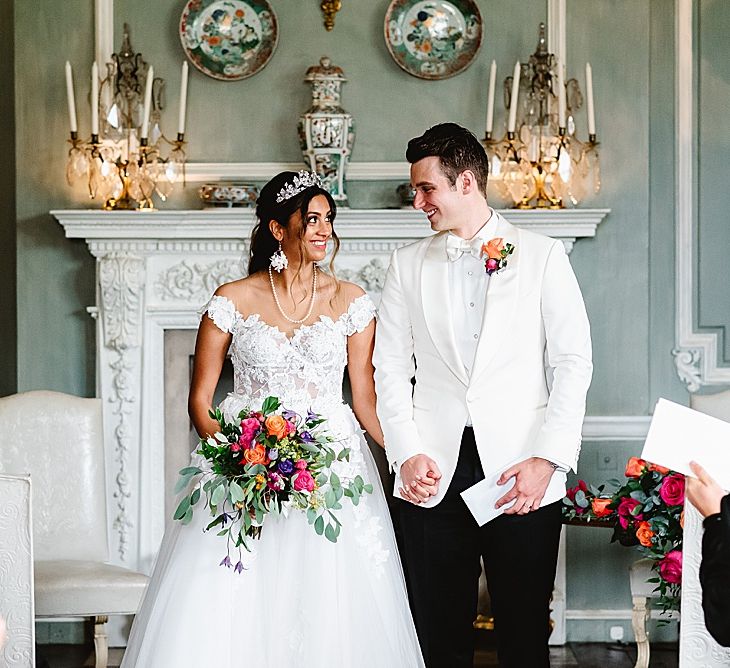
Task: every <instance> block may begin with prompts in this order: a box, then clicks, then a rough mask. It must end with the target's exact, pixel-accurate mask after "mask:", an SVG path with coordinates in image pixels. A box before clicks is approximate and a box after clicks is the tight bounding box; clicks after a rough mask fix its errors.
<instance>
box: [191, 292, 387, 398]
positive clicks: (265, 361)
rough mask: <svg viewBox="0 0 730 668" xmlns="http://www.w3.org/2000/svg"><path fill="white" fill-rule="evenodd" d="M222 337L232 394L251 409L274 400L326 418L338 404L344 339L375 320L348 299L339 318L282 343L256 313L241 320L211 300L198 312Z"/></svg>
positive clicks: (363, 304) (370, 309) (322, 320)
mask: <svg viewBox="0 0 730 668" xmlns="http://www.w3.org/2000/svg"><path fill="white" fill-rule="evenodd" d="M205 313H207V314H208V317H209V318H210V319H211V320H212V321H213V323H215V325H216V326H217V327H218V328H219V329H221V330H222V331H224V332H227V333H230V334H232V335H233V339H232V341H231V347H230V352H231V357H232V360H233V371H234V390H235V394H237V395H239V396H242V398H243V397H245V400H246V401H247V403H248V404H249V405H251V406H253V405H255V404H257V403H258V402H259V401H263V399H265V398H266V397H267V396H276V397H278V398H279V399H280V400H281V401H282V403H283V404H284V405H285V406H287V407H291V408H292V409H294V410H296V408H299V409H302V410H304V409H307V408H310V407H312V408H313V409H315V410H317V411H318V412H327V408H328V407H332V406H333V405H335V404H341V403H342V374H343V372H344V369H345V365H346V364H347V337H348V336H350V335H352V334H354V333H356V332H361V331H363V330H364V329H365V327H367V325H368V324H369V323H370V321H371V320H372V319H373V318H374V317H375V305H374V304H373V302H372V300H371V299H370V297H368V296H367V295H361V296H360V297H357V298H356V299H354V300H353V301H352V302H351V303H350V306H349V307H348V309H347V311H345V313H343V314H342V315H341V316H340V317H339V318H337V319H336V320H333V319H332V318H330V317H328V316H325V315H322V316H320V317H319V319H318V320H317V321H316V322H314V323H313V324H311V325H303V326H301V327H299V328H298V329H297V330H296V331H295V332H294V334H293V335H292V336H291V337H288V336H287V335H286V334H285V333H284V332H282V331H281V330H280V329H278V328H277V327H274V326H272V325H269V324H267V323H265V322H264V321H263V320H261V318H260V316H259V315H258V314H256V313H254V314H252V315H249V316H248V317H246V318H244V317H243V316H242V315H241V314H240V313H239V312H238V311H237V310H236V307H235V305H234V304H233V302H231V301H230V300H229V299H227V298H226V297H223V296H220V295H215V296H213V298H212V299H211V300H210V301H209V302H208V303H207V304H206V305H205V306H204V307H203V309H202V310H201V314H205Z"/></svg>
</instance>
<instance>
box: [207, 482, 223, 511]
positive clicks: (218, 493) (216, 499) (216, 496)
mask: <svg viewBox="0 0 730 668" xmlns="http://www.w3.org/2000/svg"><path fill="white" fill-rule="evenodd" d="M225 498H226V484H225V483H221V484H219V485H218V487H216V488H215V489H214V490H213V493H212V494H211V497H210V502H211V503H212V504H213V505H214V506H219V505H220V502H221V501H223V499H225Z"/></svg>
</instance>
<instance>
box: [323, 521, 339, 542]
mask: <svg viewBox="0 0 730 668" xmlns="http://www.w3.org/2000/svg"><path fill="white" fill-rule="evenodd" d="M324 535H325V538H326V539H327V540H328V541H330V542H331V543H336V542H337V534H336V533H335V527H334V526H333V525H332V524H328V525H327V526H326V527H325V530H324Z"/></svg>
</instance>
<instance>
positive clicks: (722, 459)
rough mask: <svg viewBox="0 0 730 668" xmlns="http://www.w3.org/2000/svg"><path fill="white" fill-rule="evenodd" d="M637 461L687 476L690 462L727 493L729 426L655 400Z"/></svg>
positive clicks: (729, 476) (729, 451)
mask: <svg viewBox="0 0 730 668" xmlns="http://www.w3.org/2000/svg"><path fill="white" fill-rule="evenodd" d="M641 457H642V459H645V460H646V461H649V462H653V463H654V464H659V465H660V466H666V467H667V468H670V469H672V470H674V471H678V472H679V473H684V474H685V475H689V476H694V475H695V473H694V472H693V471H692V468H691V467H690V460H694V461H697V462H699V463H700V464H701V465H702V466H703V467H704V468H705V469H707V471H709V472H710V474H711V475H712V477H713V478H714V479H715V480H716V481H717V483H718V485H720V487H722V488H724V489H730V423H727V422H724V421H723V420H718V419H717V418H714V417H710V416H709V415H705V414H704V413H700V412H699V411H695V410H692V409H691V408H687V407H686V406H681V405H680V404H675V403H674V402H672V401H668V400H667V399H659V401H658V402H657V405H656V408H655V409H654V416H653V417H652V420H651V426H650V427H649V433H648V434H647V437H646V442H645V443H644V449H643V451H642V453H641Z"/></svg>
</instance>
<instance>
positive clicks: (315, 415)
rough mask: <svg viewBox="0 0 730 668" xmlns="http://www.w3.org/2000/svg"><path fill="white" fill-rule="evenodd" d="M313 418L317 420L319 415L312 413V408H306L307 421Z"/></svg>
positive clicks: (311, 420)
mask: <svg viewBox="0 0 730 668" xmlns="http://www.w3.org/2000/svg"><path fill="white" fill-rule="evenodd" d="M315 420H319V415H317V413H313V412H312V409H311V408H310V409H309V410H307V422H313V421H315Z"/></svg>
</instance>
